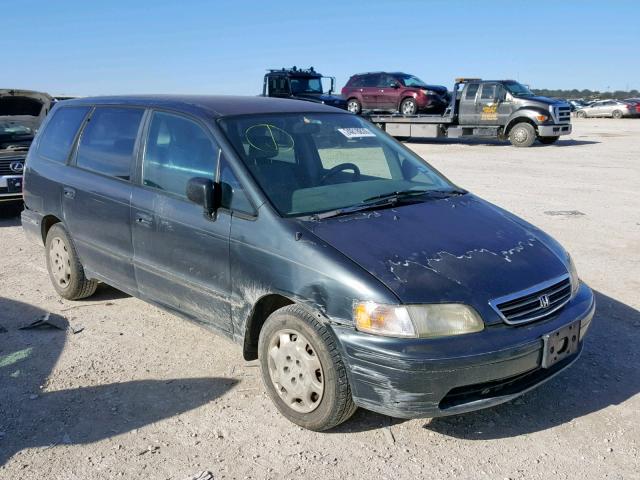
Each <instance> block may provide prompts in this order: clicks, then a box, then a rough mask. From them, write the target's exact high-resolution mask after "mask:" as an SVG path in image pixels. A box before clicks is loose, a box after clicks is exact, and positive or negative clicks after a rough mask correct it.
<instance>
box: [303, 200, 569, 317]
mask: <svg viewBox="0 0 640 480" xmlns="http://www.w3.org/2000/svg"><path fill="white" fill-rule="evenodd" d="M301 223H303V224H304V225H305V227H306V228H308V229H309V230H311V231H312V232H313V233H314V234H315V235H316V236H318V237H319V238H321V239H322V240H324V241H326V242H327V243H329V244H330V245H332V246H333V247H334V248H336V249H337V250H339V251H340V252H342V253H343V254H344V255H345V256H347V257H349V258H350V259H351V260H353V261H354V262H355V263H357V264H359V265H360V266H361V267H362V268H364V269H365V270H367V271H368V272H369V273H371V274H372V275H373V276H374V277H376V278H377V279H378V280H380V281H381V282H382V283H384V284H385V285H386V286H387V287H388V288H389V289H391V290H392V291H393V292H394V293H395V294H396V296H397V297H398V298H399V300H400V301H401V302H403V303H407V304H411V303H432V302H438V303H440V302H462V303H466V304H468V305H472V306H474V307H475V308H476V309H477V310H478V311H479V312H480V313H481V314H483V313H484V315H483V317H484V318H485V319H490V318H491V315H495V314H493V312H491V311H490V309H489V306H488V301H489V300H490V299H492V298H495V297H500V296H503V295H506V294H509V293H513V292H516V291H519V290H523V289H525V288H528V287H531V286H533V285H535V284H537V283H540V282H543V281H546V280H549V279H551V278H554V277H557V276H559V275H563V274H566V273H567V268H566V266H565V264H564V261H563V260H561V259H562V258H563V256H564V255H565V254H564V250H563V249H562V247H560V246H559V244H557V242H555V241H554V240H552V239H550V237H548V236H547V235H546V234H544V233H542V232H540V230H538V229H537V228H535V227H533V226H531V225H529V224H527V223H526V222H524V221H523V220H520V219H518V218H517V217H515V216H513V215H511V214H510V213H508V212H506V211H504V210H502V209H500V208H498V207H495V206H494V205H491V204H490V203H488V202H485V201H484V200H481V199H479V198H478V197H475V196H473V195H471V194H466V195H463V196H460V197H451V198H446V199H437V200H427V201H425V202H422V203H417V204H413V205H405V206H400V207H398V208H394V209H386V210H377V211H370V212H361V213H359V214H354V215H350V216H348V217H335V218H329V219H325V220H321V221H304V222H301ZM496 319H497V317H496Z"/></svg>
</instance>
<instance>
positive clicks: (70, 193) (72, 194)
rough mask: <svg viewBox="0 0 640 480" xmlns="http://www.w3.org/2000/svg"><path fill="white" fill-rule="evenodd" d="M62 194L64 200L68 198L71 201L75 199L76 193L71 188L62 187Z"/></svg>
mask: <svg viewBox="0 0 640 480" xmlns="http://www.w3.org/2000/svg"><path fill="white" fill-rule="evenodd" d="M62 194H63V195H64V196H65V198H69V199H71V200H73V199H74V198H76V191H75V189H73V188H71V187H64V188H63V189H62Z"/></svg>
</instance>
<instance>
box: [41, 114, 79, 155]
mask: <svg viewBox="0 0 640 480" xmlns="http://www.w3.org/2000/svg"><path fill="white" fill-rule="evenodd" d="M88 111H89V107H62V108H59V109H58V111H57V112H55V113H54V114H53V117H52V118H51V120H49V123H48V124H47V127H46V128H45V129H44V131H43V132H42V137H41V138H40V143H39V146H38V154H40V155H42V156H43V157H46V158H48V159H50V160H53V161H56V162H60V163H64V162H66V161H67V158H68V157H69V152H70V150H71V145H72V144H73V140H74V139H75V137H76V133H77V131H78V128H79V127H80V124H81V123H82V121H83V120H84V117H86V115H87V112H88Z"/></svg>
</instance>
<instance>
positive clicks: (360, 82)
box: [347, 75, 364, 87]
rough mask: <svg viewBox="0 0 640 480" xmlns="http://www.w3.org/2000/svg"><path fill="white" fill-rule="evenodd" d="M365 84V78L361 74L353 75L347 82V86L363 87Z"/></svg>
mask: <svg viewBox="0 0 640 480" xmlns="http://www.w3.org/2000/svg"><path fill="white" fill-rule="evenodd" d="M362 86H364V78H363V77H362V76H361V75H358V76H355V77H351V79H350V80H349V82H348V83H347V87H362Z"/></svg>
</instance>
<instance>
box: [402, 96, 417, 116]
mask: <svg viewBox="0 0 640 480" xmlns="http://www.w3.org/2000/svg"><path fill="white" fill-rule="evenodd" d="M399 110H400V113H401V114H403V115H415V114H416V113H418V104H417V103H416V101H415V99H413V98H405V99H404V100H402V102H401V103H400V109H399Z"/></svg>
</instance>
